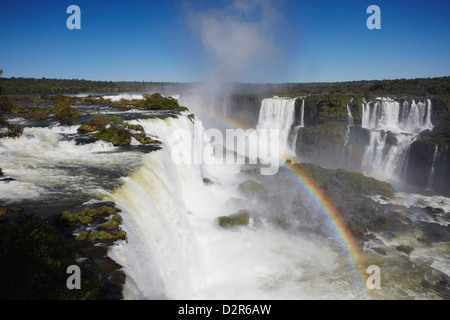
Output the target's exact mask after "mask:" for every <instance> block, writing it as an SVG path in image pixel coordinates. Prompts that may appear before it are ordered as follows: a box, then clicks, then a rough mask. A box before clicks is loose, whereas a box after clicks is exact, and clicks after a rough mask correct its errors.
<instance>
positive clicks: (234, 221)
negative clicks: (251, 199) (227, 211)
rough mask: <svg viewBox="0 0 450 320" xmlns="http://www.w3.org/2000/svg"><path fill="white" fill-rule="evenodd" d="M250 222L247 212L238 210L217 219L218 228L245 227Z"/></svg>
mask: <svg viewBox="0 0 450 320" xmlns="http://www.w3.org/2000/svg"><path fill="white" fill-rule="evenodd" d="M249 221H250V214H249V212H248V211H247V210H240V211H238V212H237V213H235V214H233V215H230V216H221V217H219V218H218V222H219V226H220V227H222V228H231V227H235V226H246V225H248V223H249Z"/></svg>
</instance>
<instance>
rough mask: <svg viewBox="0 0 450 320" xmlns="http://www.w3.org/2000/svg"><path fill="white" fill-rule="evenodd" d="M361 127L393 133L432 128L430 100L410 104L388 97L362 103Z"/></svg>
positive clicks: (414, 131)
mask: <svg viewBox="0 0 450 320" xmlns="http://www.w3.org/2000/svg"><path fill="white" fill-rule="evenodd" d="M362 113H363V114H362V127H363V128H366V129H372V130H385V131H392V132H395V133H400V132H406V133H419V132H421V131H423V130H426V129H429V130H431V129H433V125H432V123H431V101H430V100H429V99H428V100H426V102H421V101H420V102H418V103H416V102H415V101H414V100H412V102H411V104H410V103H409V102H408V101H404V102H403V103H402V104H401V105H400V103H399V102H397V101H394V100H391V99H389V98H378V101H376V102H375V103H373V104H372V103H370V102H369V103H364V104H363V108H362Z"/></svg>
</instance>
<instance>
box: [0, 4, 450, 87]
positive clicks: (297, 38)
mask: <svg viewBox="0 0 450 320" xmlns="http://www.w3.org/2000/svg"><path fill="white" fill-rule="evenodd" d="M71 4H75V5H78V6H79V7H80V9H81V30H69V29H67V27H66V20H67V18H68V17H69V14H67V13H66V9H67V7H68V6H69V5H71ZM371 4H375V5H378V6H379V7H380V9H381V29H380V30H369V29H368V28H367V27H366V20H367V18H368V17H369V16H370V15H369V14H367V13H366V9H367V7H368V6H369V5H371ZM449 17H450V1H446V0H431V1H415V0H409V1H400V0H396V1H381V0H371V1H365V0H353V1H335V0H334V1H332V0H315V1H293V0H284V1H270V0H236V1H208V0H196V1H175V0H168V1H135V0H127V1H116V0H108V1H87V0H71V1H65V0H51V1H42V2H41V1H35V0H29V1H20V0H18V1H3V3H2V4H1V6H0V69H3V70H4V73H3V76H4V77H12V76H14V77H34V78H41V77H47V78H65V79H73V78H76V79H89V80H111V81H119V80H125V81H143V80H145V81H177V82H178V81H179V82H191V81H194V82H196V81H202V80H204V79H208V78H209V77H216V78H218V79H220V80H225V81H242V82H322V81H348V80H371V79H395V78H416V77H437V76H448V75H450V19H449Z"/></svg>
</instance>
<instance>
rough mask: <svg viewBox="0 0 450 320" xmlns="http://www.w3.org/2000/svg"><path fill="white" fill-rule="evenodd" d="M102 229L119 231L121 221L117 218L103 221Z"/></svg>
mask: <svg viewBox="0 0 450 320" xmlns="http://www.w3.org/2000/svg"><path fill="white" fill-rule="evenodd" d="M100 229H101V230H105V231H119V230H120V222H119V221H117V220H113V219H111V220H109V221H106V222H105V223H103V224H102V225H101V226H100Z"/></svg>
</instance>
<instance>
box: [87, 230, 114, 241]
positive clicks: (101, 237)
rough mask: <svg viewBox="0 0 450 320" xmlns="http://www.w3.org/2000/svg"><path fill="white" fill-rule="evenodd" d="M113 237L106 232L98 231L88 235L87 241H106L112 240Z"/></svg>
mask: <svg viewBox="0 0 450 320" xmlns="http://www.w3.org/2000/svg"><path fill="white" fill-rule="evenodd" d="M114 239H115V236H114V235H112V234H111V233H108V232H106V231H98V230H93V231H91V232H90V233H89V236H88V240H89V241H108V240H114Z"/></svg>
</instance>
